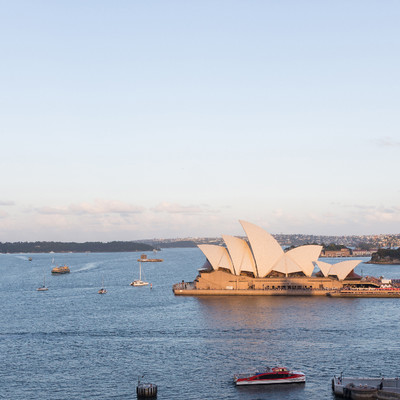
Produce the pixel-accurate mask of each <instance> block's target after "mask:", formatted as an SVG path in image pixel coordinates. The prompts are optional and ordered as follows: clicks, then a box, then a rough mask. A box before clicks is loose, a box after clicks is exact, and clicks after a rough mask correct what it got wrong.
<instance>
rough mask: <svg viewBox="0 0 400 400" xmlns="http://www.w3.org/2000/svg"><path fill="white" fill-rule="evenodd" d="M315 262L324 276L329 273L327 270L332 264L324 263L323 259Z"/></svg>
mask: <svg viewBox="0 0 400 400" xmlns="http://www.w3.org/2000/svg"><path fill="white" fill-rule="evenodd" d="M316 264H317V265H318V268H319V269H320V270H321V272H322V273H323V274H324V276H325V278H326V277H327V276H328V275H329V270H330V269H331V267H332V264H329V263H326V262H324V261H316Z"/></svg>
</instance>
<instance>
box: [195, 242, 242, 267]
mask: <svg viewBox="0 0 400 400" xmlns="http://www.w3.org/2000/svg"><path fill="white" fill-rule="evenodd" d="M198 248H199V249H200V250H201V251H202V252H203V253H204V255H205V256H206V257H207V259H208V261H209V262H210V264H211V266H212V267H213V268H214V269H215V270H218V268H226V269H229V271H231V273H232V274H235V270H234V268H233V264H232V260H231V258H230V257H229V254H228V252H227V250H226V249H225V247H222V246H216V245H214V244H199V245H198Z"/></svg>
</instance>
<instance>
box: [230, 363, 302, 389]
mask: <svg viewBox="0 0 400 400" xmlns="http://www.w3.org/2000/svg"><path fill="white" fill-rule="evenodd" d="M233 379H234V381H235V383H236V385H273V384H281V383H304V382H305V381H306V376H305V374H303V373H302V372H299V371H290V370H289V369H287V368H285V367H275V368H269V367H266V368H264V369H262V370H255V371H253V372H247V373H243V374H236V375H234V376H233Z"/></svg>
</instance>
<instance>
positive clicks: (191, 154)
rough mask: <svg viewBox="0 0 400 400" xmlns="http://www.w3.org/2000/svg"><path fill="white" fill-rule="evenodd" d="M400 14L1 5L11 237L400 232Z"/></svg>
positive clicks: (2, 192)
mask: <svg viewBox="0 0 400 400" xmlns="http://www.w3.org/2000/svg"><path fill="white" fill-rule="evenodd" d="M399 19H400V2H398V1H397V0H396V1H394V0H393V1H390V0H386V1H383V2H382V1H378V0H376V1H370V0H353V1H348V0H342V1H340V0H339V1H316V0H315V1H307V0H305V1H298V0H293V1H288V0H282V1H272V0H263V1H257V0H250V1H244V0H242V1H237V0H229V1H225V0H212V1H211V0H210V1H209V0H202V1H194V0H193V1H188V0H182V1H174V0H171V1H169V0H162V1H157V0H154V1H144V0H141V1H139V0H137V1H135V0H129V1H125V0H115V1H103V0H86V1H81V0H79V1H75V0H69V1H61V0H60V1H53V0H48V1H42V0H37V1H34V2H33V1H31V0H27V1H24V0H14V1H12V2H11V1H7V0H0V37H1V40H0V57H1V58H0V59H1V62H0V137H1V147H0V149H1V153H0V176H1V185H0V188H1V189H0V241H1V242H7V241H41V240H47V241H52V240H53V241H76V242H84V241H112V240H140V239H149V238H184V237H214V236H220V235H221V234H231V235H244V232H243V230H242V228H241V226H240V224H239V222H238V220H246V221H249V222H252V223H254V224H257V225H259V226H261V227H263V228H264V229H266V230H267V231H268V232H270V233H272V234H273V233H287V234H290V233H303V234H316V235H369V234H385V233H400V185H399V171H400V157H399V153H400V112H399V110H400V75H399V71H400V24H399V23H398V21H399Z"/></svg>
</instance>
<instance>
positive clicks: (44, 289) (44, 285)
mask: <svg viewBox="0 0 400 400" xmlns="http://www.w3.org/2000/svg"><path fill="white" fill-rule="evenodd" d="M36 290H37V291H38V292H45V291H46V290H49V288H47V287H46V275H43V286H41V287H38V288H37V289H36Z"/></svg>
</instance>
